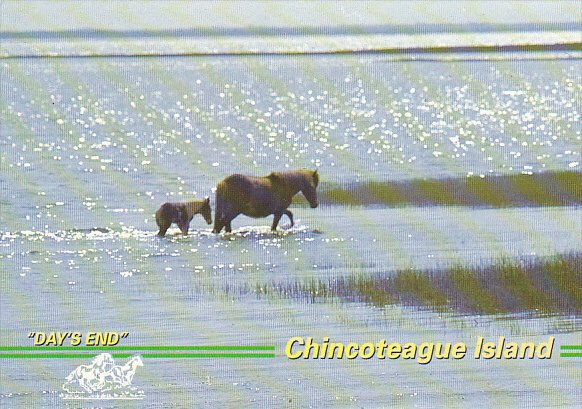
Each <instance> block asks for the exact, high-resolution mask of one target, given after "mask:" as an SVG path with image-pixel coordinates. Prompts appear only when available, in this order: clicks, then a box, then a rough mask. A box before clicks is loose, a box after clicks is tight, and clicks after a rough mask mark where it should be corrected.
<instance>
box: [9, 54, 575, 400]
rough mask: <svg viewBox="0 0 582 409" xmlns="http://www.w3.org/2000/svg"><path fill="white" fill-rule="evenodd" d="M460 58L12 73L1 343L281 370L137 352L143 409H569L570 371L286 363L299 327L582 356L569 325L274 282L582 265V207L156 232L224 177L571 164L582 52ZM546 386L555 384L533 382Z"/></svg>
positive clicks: (258, 59)
mask: <svg viewBox="0 0 582 409" xmlns="http://www.w3.org/2000/svg"><path fill="white" fill-rule="evenodd" d="M75 47H78V46H75ZM536 56H539V55H538V54H536ZM457 57H459V58H456V60H454V61H448V60H446V59H443V60H442V61H414V60H410V61H395V60H394V59H390V58H387V57H383V56H382V55H370V56H363V55H360V56H354V55H336V56H321V55H318V56H307V55H302V56H290V55H287V56H255V57H236V56H222V57H221V56H205V57H155V58H135V57H94V58H87V59H81V58H57V59H49V58H33V59H26V60H24V59H18V58H5V59H2V60H0V63H1V64H2V65H1V77H2V101H1V106H0V135H1V136H0V157H1V165H2V166H1V168H0V181H1V184H0V189H1V198H0V206H1V212H0V262H1V266H2V275H1V278H0V280H1V281H0V286H1V290H2V300H1V302H0V307H1V314H0V318H1V325H2V343H3V344H6V345H28V344H29V342H30V341H29V340H28V339H27V338H26V334H27V333H28V332H30V331H66V330H78V331H88V330H95V329H99V330H104V331H105V330H115V331H129V332H130V334H131V335H130V339H129V341H128V344H129V345H189V344H192V345H203V344H227V345H232V344H238V343H241V344H274V345H276V352H277V358H275V359H272V360H263V361H260V362H258V361H252V360H246V361H244V360H243V361H237V360H231V361H229V360H223V361H220V362H216V361H212V360H194V361H179V362H176V361H172V360H161V361H156V362H152V361H146V365H145V366H144V368H140V370H139V371H138V373H137V375H136V383H139V385H140V386H141V387H142V388H143V389H144V391H145V395H146V399H145V400H144V401H143V402H140V404H139V405H138V406H139V407H160V406H159V405H163V406H165V407H168V406H172V407H193V406H200V405H202V406H205V405H206V406H212V407H218V406H224V405H230V406H235V405H240V406H248V405H256V406H259V405H262V406H272V407H282V406H288V407H307V406H309V405H313V406H315V407H337V406H340V405H341V406H346V407H355V406H358V407H359V406H362V407H371V406H377V405H378V402H384V403H385V405H386V406H424V407H435V406H439V405H444V406H448V405H450V404H451V402H453V404H457V405H461V406H465V405H466V404H467V403H469V404H470V405H471V406H483V407H485V406H492V405H500V406H506V407H507V406H515V405H519V404H523V400H522V399H523V398H524V396H525V395H527V396H528V399H531V401H532V402H535V406H536V407H544V406H548V407H549V406H555V405H557V406H562V407H563V406H571V405H574V404H575V402H576V401H579V399H578V398H579V397H580V394H579V392H577V391H578V390H579V389H578V388H577V387H578V386H579V385H577V382H576V379H575V378H576V377H575V376H571V375H572V374H575V373H576V370H577V366H576V365H577V362H576V361H574V360H571V361H567V360H560V359H559V358H555V359H552V360H551V361H550V362H543V361H532V362H526V363H524V362H488V363H486V364H483V363H481V362H479V361H474V360H470V359H467V360H464V361H460V362H454V363H452V362H446V361H439V362H435V363H431V365H429V366H427V367H424V366H419V365H418V364H416V363H410V362H383V361H375V362H372V361H370V362H362V361H358V362H351V361H342V362H339V361H334V362H331V361H325V362H319V361H309V362H295V361H294V362H290V361H288V360H286V358H284V357H283V356H282V355H283V350H284V344H285V342H286V340H287V339H288V338H289V337H291V336H295V335H306V336H314V337H320V338H321V337H323V336H330V337H333V338H334V339H336V340H342V341H344V342H349V341H353V340H359V341H362V342H363V341H366V340H376V339H381V338H389V339H393V340H398V341H401V342H406V341H409V340H411V341H415V342H419V343H420V342H424V341H427V340H433V341H435V342H438V341H445V340H454V341H464V342H467V343H468V344H472V343H473V342H474V339H475V338H476V337H477V336H489V337H497V336H499V335H504V336H507V337H514V338H516V339H518V340H528V341H529V340H544V339H545V338H547V336H548V335H550V334H551V335H555V336H556V337H557V340H558V341H559V343H561V344H568V343H569V344H573V343H576V342H578V343H579V337H580V316H579V314H574V315H560V314H558V315H549V316H547V315H543V314H536V311H525V312H523V313H516V314H506V315H478V314H475V315H464V314H458V313H455V312H454V311H452V312H443V311H431V310H430V309H429V310H426V309H418V308H412V307H407V306H402V305H388V306H378V305H373V304H369V303H364V302H355V301H354V302H348V301H345V300H343V301H341V300H339V301H338V300H337V299H333V300H332V299H330V300H317V302H311V301H310V300H308V299H305V298H297V299H293V298H292V297H291V298H285V297H276V296H269V295H268V294H267V295H265V294H263V293H262V292H261V288H260V287H261V286H262V285H264V283H275V284H276V285H280V286H285V285H293V283H295V282H300V283H301V282H303V283H306V282H309V280H317V279H325V280H332V281H333V280H334V278H336V277H349V276H350V275H354V276H356V275H357V276H372V275H374V274H378V273H382V274H390V273H391V272H394V271H396V270H405V269H439V268H440V269H443V268H447V267H451V266H458V265H463V266H467V267H468V268H470V267H479V266H481V267H483V266H486V265H488V264H491V263H495V262H496V261H498V260H499V259H508V260H520V259H521V258H523V257H531V256H539V257H552V256H555V255H556V254H562V253H569V252H575V251H579V249H580V246H581V245H582V238H581V236H580V231H582V222H581V220H582V213H581V209H580V206H579V205H578V206H562V207H557V206H556V207H518V208H502V209H487V208H471V207H455V206H451V207H431V206H425V207H414V206H403V207H397V208H388V207H383V206H378V205H375V206H354V207H349V206H338V205H331V204H329V203H325V202H323V203H321V206H320V207H319V208H318V209H308V208H307V207H306V206H303V205H302V204H301V203H298V204H296V205H293V206H292V208H293V211H294V213H295V216H296V219H297V222H298V223H297V225H296V226H295V227H293V228H289V226H287V225H286V222H283V228H282V229H281V230H280V231H278V232H275V233H272V232H270V231H269V228H268V226H269V225H270V220H265V219H262V220H261V219H259V220H253V219H248V218H245V217H239V218H237V219H235V221H234V222H233V225H234V226H233V227H234V228H235V230H234V232H233V233H232V234H222V235H214V234H212V233H210V229H209V228H208V226H207V225H205V223H204V221H203V220H202V218H201V217H200V216H196V217H195V218H194V220H193V221H192V224H191V231H190V233H189V235H188V236H185V237H184V236H182V235H179V234H177V232H178V231H177V229H171V230H170V232H169V235H168V237H167V238H164V239H160V238H158V237H157V236H156V235H155V232H156V226H155V222H154V219H153V213H154V212H155V210H156V209H157V207H158V206H159V205H160V204H161V203H163V202H165V201H178V200H185V199H188V198H191V197H197V198H201V197H204V196H210V197H211V202H213V201H214V197H213V188H214V187H215V186H216V183H217V182H218V181H220V180H221V179H222V178H224V177H225V176H227V175H229V174H231V173H234V172H240V173H247V174H253V175H263V174H267V173H268V172H270V171H272V170H283V169H287V168H291V169H293V168H300V167H308V168H316V167H317V168H318V169H319V170H320V174H321V175H322V176H321V178H322V185H321V189H326V186H331V185H333V186H340V187H344V188H346V189H349V187H350V186H354V185H355V184H356V185H357V184H358V183H364V182H387V181H388V182H389V181H409V180H416V179H423V178H431V179H442V178H448V177H458V178H464V177H466V176H473V177H487V176H490V175H494V176H499V175H516V174H523V175H529V174H538V173H543V172H548V171H574V172H580V143H581V135H580V125H579V123H580V92H581V91H582V89H581V85H580V84H581V81H580V70H579V61H578V60H576V59H572V58H571V57H572V56H571V55H569V56H567V57H568V58H566V59H549V60H548V59H542V60H536V59H534V60H528V59H521V60H513V59H511V58H509V59H508V58H506V56H504V55H501V54H500V55H497V57H498V58H496V59H493V60H491V59H489V58H482V60H471V61H466V60H464V59H466V58H464V56H463V55H458V56H457ZM481 57H486V56H483V55H481ZM544 337H545V338H544ZM1 364H2V371H1V375H0V376H1V379H2V385H3V386H2V389H0V394H1V395H0V402H2V406H4V403H6V407H33V406H34V407H55V406H57V405H59V404H62V405H64V404H65V403H63V402H64V401H62V400H61V399H60V398H59V397H58V393H59V392H60V383H61V382H62V380H63V379H64V377H65V376H66V375H67V374H68V373H69V372H70V371H71V370H72V369H73V368H74V365H77V364H76V363H74V362H72V361H68V360H64V361H59V362H57V361H56V360H54V361H42V362H41V361H34V360H30V361H22V360H21V361H18V360H9V361H7V360H5V361H3V362H1ZM542 372H543V373H544V379H543V380H540V379H537V378H534V376H533V375H532V374H534V373H535V374H541V373H542ZM13 374H18V376H13ZM21 374H23V375H21ZM55 379H57V381H55ZM459 383H461V384H462V385H463V386H464V387H463V390H459V389H458V387H457V386H458V384H459ZM485 391H486V392H485ZM519 391H521V392H519ZM106 406H107V407H127V406H126V405H125V404H123V405H117V404H115V403H111V402H108V403H107V405H106ZM71 407H75V406H74V405H73V406H71Z"/></svg>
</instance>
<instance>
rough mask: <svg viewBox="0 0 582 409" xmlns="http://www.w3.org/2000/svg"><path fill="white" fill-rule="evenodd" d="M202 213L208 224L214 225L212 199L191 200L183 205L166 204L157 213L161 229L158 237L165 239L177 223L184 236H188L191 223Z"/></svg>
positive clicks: (157, 220)
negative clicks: (171, 227) (169, 230)
mask: <svg viewBox="0 0 582 409" xmlns="http://www.w3.org/2000/svg"><path fill="white" fill-rule="evenodd" d="M198 213H200V214H201V215H202V217H204V220H206V223H208V224H212V214H211V213H212V210H211V209H210V199H209V198H206V199H204V200H190V201H188V202H181V203H169V202H168V203H164V204H163V205H161V206H160V208H159V209H158V210H157V211H156V223H157V224H158V227H159V228H160V231H159V232H158V236H160V237H164V236H165V235H166V231H167V230H168V228H169V227H170V225H171V224H172V223H176V224H177V225H178V227H179V228H180V230H181V231H182V233H183V234H188V229H189V228H190V222H191V221H192V218H193V217H194V215H195V214H198Z"/></svg>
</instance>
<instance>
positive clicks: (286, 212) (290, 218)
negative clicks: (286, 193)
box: [283, 210, 295, 227]
mask: <svg viewBox="0 0 582 409" xmlns="http://www.w3.org/2000/svg"><path fill="white" fill-rule="evenodd" d="M283 214H285V215H287V217H288V218H289V220H290V221H291V227H293V226H295V222H294V221H293V213H291V211H290V210H285V211H284V212H283Z"/></svg>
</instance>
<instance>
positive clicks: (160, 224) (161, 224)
mask: <svg viewBox="0 0 582 409" xmlns="http://www.w3.org/2000/svg"><path fill="white" fill-rule="evenodd" d="M156 221H157V220H156ZM157 222H158V227H159V228H160V231H159V232H158V236H160V237H164V236H165V235H166V231H167V230H168V228H169V227H170V225H171V224H172V223H167V222H162V221H157Z"/></svg>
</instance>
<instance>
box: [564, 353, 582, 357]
mask: <svg viewBox="0 0 582 409" xmlns="http://www.w3.org/2000/svg"><path fill="white" fill-rule="evenodd" d="M560 357H561V358H582V352H561V353H560Z"/></svg>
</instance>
